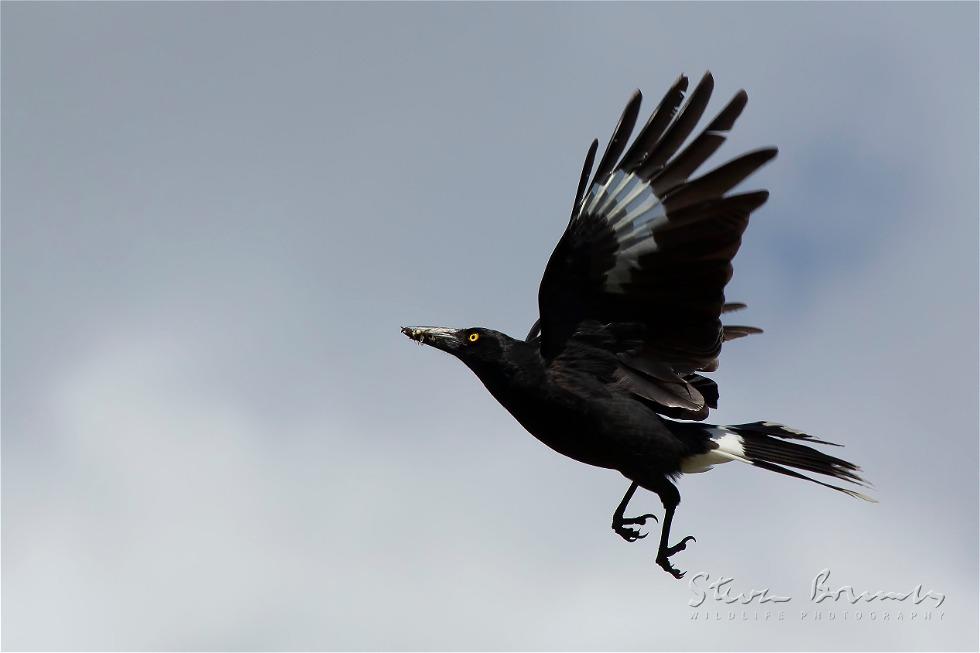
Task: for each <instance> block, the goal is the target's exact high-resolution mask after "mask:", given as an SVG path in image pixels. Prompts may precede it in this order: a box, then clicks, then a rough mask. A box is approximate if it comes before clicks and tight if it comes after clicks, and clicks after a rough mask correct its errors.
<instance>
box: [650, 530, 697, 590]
mask: <svg viewBox="0 0 980 653" xmlns="http://www.w3.org/2000/svg"><path fill="white" fill-rule="evenodd" d="M688 540H691V541H692V542H697V540H695V539H694V537H693V536H691V535H688V536H687V537H685V538H684V539H682V540H681V541H680V542H678V543H677V544H675V545H674V546H669V547H667V548H666V549H664V550H663V551H661V552H660V553H658V554H657V564H658V565H659V566H660V568H661V569H663V570H664V571H666V572H667V573H668V574H670V575H671V576H673V577H674V578H677V579H678V580H679V579H681V578H683V577H684V574H686V573H687V572H685V571H680V570H678V569H677V567H674V566H673V565H671V564H670V556H672V555H674V554H675V553H677V552H678V551H683V550H684V549H686V548H687V541H688Z"/></svg>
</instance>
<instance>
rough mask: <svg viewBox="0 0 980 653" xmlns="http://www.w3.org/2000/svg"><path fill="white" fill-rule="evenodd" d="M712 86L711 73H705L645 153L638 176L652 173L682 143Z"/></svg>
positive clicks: (706, 101) (704, 104) (702, 110)
mask: <svg viewBox="0 0 980 653" xmlns="http://www.w3.org/2000/svg"><path fill="white" fill-rule="evenodd" d="M714 87H715V80H714V78H713V77H712V76H711V73H710V72H708V73H705V74H704V77H702V78H701V81H700V82H698V85H697V86H695V87H694V90H693V91H692V92H691V95H690V97H688V98H687V102H685V103H684V106H683V108H681V111H680V113H679V114H677V118H676V119H675V120H674V122H673V123H671V125H670V127H669V128H668V129H667V131H666V132H664V135H663V137H662V138H661V139H660V140H659V141H657V144H656V145H655V146H654V147H653V149H652V150H650V151H649V153H648V154H647V156H646V158H645V159H644V161H643V164H642V165H641V166H640V169H639V174H640V176H642V177H646V178H648V177H650V176H651V175H653V174H654V173H655V172H657V170H658V169H659V168H660V167H661V166H663V164H665V163H666V162H667V160H668V159H670V157H672V156H674V154H675V153H676V152H677V150H678V148H680V146H681V145H683V144H684V141H685V140H686V139H687V137H688V136H690V135H691V132H692V131H694V128H695V127H696V126H697V124H698V120H700V119H701V116H702V115H703V114H704V110H705V108H706V107H707V106H708V100H709V99H710V98H711V91H712V90H714Z"/></svg>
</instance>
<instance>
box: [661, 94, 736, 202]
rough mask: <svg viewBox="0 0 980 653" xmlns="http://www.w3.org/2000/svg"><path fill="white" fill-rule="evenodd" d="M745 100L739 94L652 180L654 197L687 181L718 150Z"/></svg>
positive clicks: (662, 194)
mask: <svg viewBox="0 0 980 653" xmlns="http://www.w3.org/2000/svg"><path fill="white" fill-rule="evenodd" d="M748 100H749V96H748V94H747V93H746V92H745V91H739V92H738V93H737V94H736V95H735V97H733V98H732V99H731V101H730V102H729V103H728V105H726V106H725V108H724V109H722V110H721V113H719V114H718V116H717V117H716V118H715V119H714V120H712V121H711V124H710V125H708V126H707V127H706V128H705V129H704V131H702V132H701V133H700V134H698V136H697V138H695V139H694V141H693V142H692V143H691V144H690V145H688V146H687V147H686V148H684V150H683V151H682V152H681V153H680V154H678V155H677V156H675V157H674V158H673V159H672V160H671V161H670V162H669V163H668V164H667V165H666V166H665V167H664V169H663V170H662V171H661V172H660V173H658V174H657V175H656V176H655V177H654V178H653V180H652V182H651V185H652V186H653V192H655V193H656V194H657V196H658V197H663V196H664V194H666V192H667V191H669V190H670V189H671V188H673V187H675V186H677V185H678V184H680V183H683V182H685V181H687V178H688V177H690V176H691V175H692V174H693V173H694V171H695V170H697V169H698V168H699V167H701V164H703V163H704V162H705V161H707V160H708V158H709V157H710V156H711V155H712V154H714V153H715V151H716V150H717V149H718V148H719V147H721V144H722V143H724V142H725V133H726V132H728V131H729V130H730V129H731V128H732V127H733V126H734V125H735V121H736V120H737V119H738V117H739V115H741V113H742V110H743V109H745V105H746V103H747V102H748Z"/></svg>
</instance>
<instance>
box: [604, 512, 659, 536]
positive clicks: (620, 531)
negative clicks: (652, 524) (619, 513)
mask: <svg viewBox="0 0 980 653" xmlns="http://www.w3.org/2000/svg"><path fill="white" fill-rule="evenodd" d="M648 519H652V520H653V521H659V520H658V519H657V516H656V515H651V514H646V515H640V516H639V517H618V518H617V517H613V523H612V529H613V530H614V531H615V532H616V535H619V536H620V537H621V538H623V539H624V540H626V541H627V542H635V541H637V540H642V539H643V538H644V537H646V536H647V533H640V529H639V528H631V527H632V526H645V525H646V523H647V520H648Z"/></svg>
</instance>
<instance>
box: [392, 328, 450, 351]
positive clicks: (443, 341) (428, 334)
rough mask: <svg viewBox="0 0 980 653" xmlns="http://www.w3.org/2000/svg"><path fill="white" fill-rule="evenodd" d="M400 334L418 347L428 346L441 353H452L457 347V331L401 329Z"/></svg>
mask: <svg viewBox="0 0 980 653" xmlns="http://www.w3.org/2000/svg"><path fill="white" fill-rule="evenodd" d="M402 333H404V334H405V335H406V336H408V337H409V338H411V339H412V340H415V341H416V342H418V343H419V344H420V345H429V346H431V347H435V348H436V349H441V350H443V351H448V352H451V351H454V350H455V349H456V348H457V346H458V345H459V337H458V335H457V334H458V333H459V332H458V331H457V330H456V329H446V328H444V327H402Z"/></svg>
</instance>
